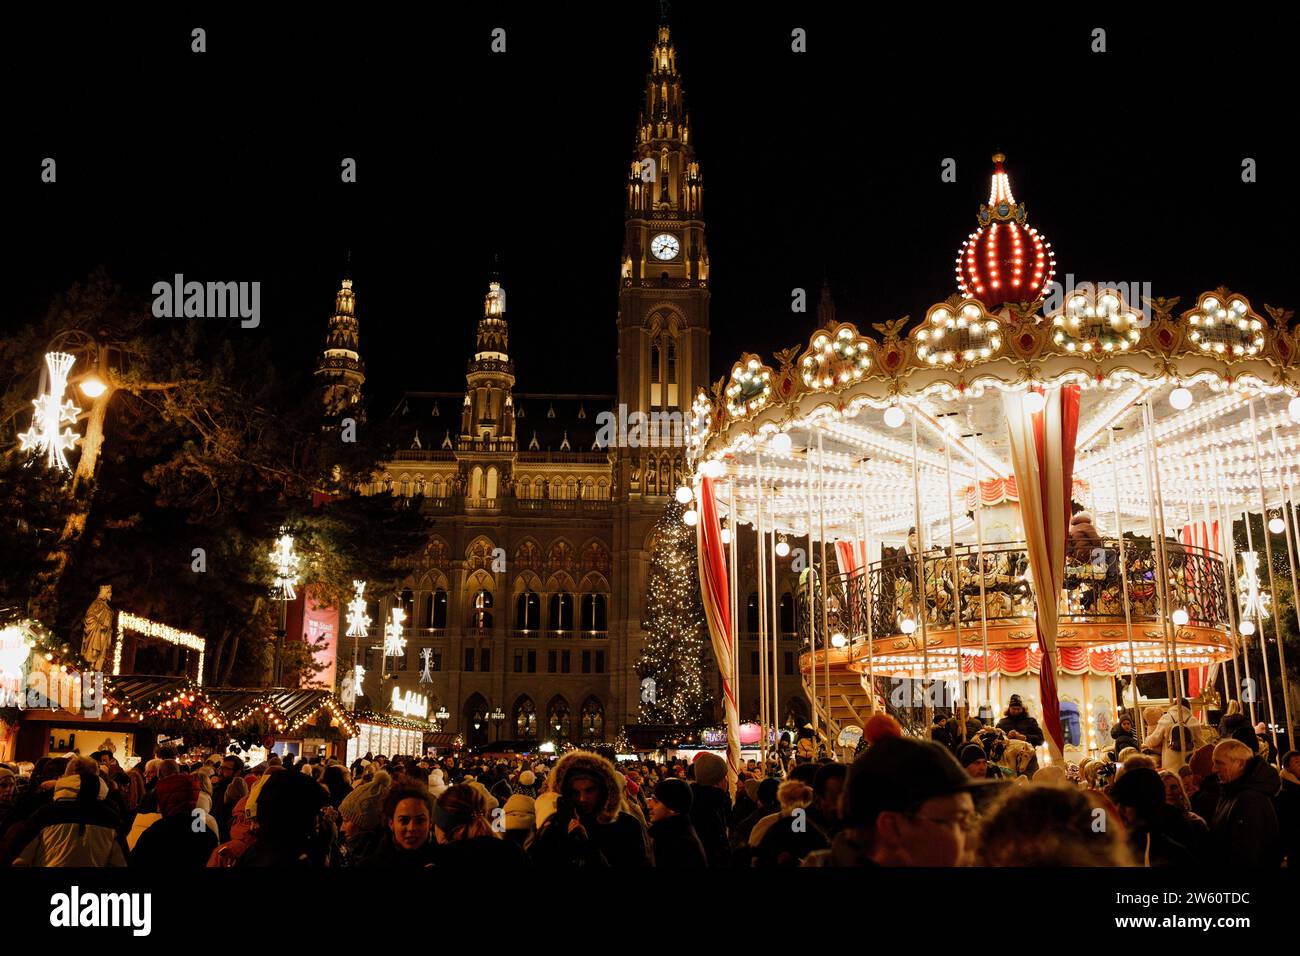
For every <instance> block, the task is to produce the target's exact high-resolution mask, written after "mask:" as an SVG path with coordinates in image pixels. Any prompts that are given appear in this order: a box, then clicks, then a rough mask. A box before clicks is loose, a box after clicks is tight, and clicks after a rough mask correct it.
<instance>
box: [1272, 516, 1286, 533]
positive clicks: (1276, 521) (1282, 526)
mask: <svg viewBox="0 0 1300 956" xmlns="http://www.w3.org/2000/svg"><path fill="white" fill-rule="evenodd" d="M1268 530H1269V531H1272V532H1273V533H1274V534H1281V533H1282V532H1283V531H1285V530H1286V522H1285V521H1283V520H1282V519H1281V518H1277V517H1273V518H1269V519H1268Z"/></svg>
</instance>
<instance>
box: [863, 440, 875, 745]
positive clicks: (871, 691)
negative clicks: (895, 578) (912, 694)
mask: <svg viewBox="0 0 1300 956" xmlns="http://www.w3.org/2000/svg"><path fill="white" fill-rule="evenodd" d="M862 585H863V590H864V591H865V592H866V604H867V612H866V613H867V698H868V699H869V700H870V704H869V706H868V707H867V717H868V719H870V718H871V717H873V716H875V713H876V641H875V633H874V629H875V615H876V608H875V594H874V591H875V589H874V588H873V587H872V586H871V511H870V509H869V508H868V506H867V462H866V460H865V459H863V462H862ZM863 730H864V731H865V730H866V728H865V727H863Z"/></svg>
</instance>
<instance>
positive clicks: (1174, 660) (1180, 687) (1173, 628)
mask: <svg viewBox="0 0 1300 956" xmlns="http://www.w3.org/2000/svg"><path fill="white" fill-rule="evenodd" d="M1146 409H1147V422H1148V424H1149V426H1150V427H1149V430H1148V432H1147V435H1148V438H1149V442H1148V443H1149V445H1150V449H1151V474H1152V476H1153V478H1154V480H1155V488H1156V514H1157V515H1158V516H1159V518H1160V561H1161V564H1162V576H1163V578H1164V582H1165V595H1166V597H1167V596H1168V595H1169V552H1168V549H1167V548H1166V541H1167V540H1168V539H1167V533H1166V530H1165V496H1164V492H1163V491H1162V490H1161V486H1160V456H1159V455H1158V454H1157V453H1156V413H1155V408H1154V407H1153V406H1152V404H1151V403H1150V402H1147V405H1146ZM1184 570H1186V565H1185V564H1184ZM1170 603H1172V601H1171V602H1169V603H1166V604H1165V606H1164V612H1165V613H1164V627H1165V629H1166V631H1167V633H1168V635H1169V638H1168V639H1169V650H1168V652H1167V653H1168V654H1169V663H1168V665H1167V666H1172V669H1173V678H1174V690H1175V691H1176V692H1177V693H1178V696H1179V697H1186V696H1187V690H1186V687H1185V686H1184V684H1183V672H1182V670H1181V669H1180V668H1179V666H1178V625H1176V624H1174V623H1173V621H1172V620H1171V619H1170V615H1171V614H1173V611H1174V609H1173V608H1172V607H1170V606H1169V605H1170ZM1175 703H1177V701H1175ZM1183 709H1184V708H1182V707H1179V708H1178V722H1179V726H1181V727H1182V728H1183V729H1184V730H1186V729H1187V720H1186V718H1185V717H1184V716H1183ZM1190 715H1191V711H1190V709H1189V710H1188V716H1190Z"/></svg>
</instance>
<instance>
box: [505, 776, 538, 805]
mask: <svg viewBox="0 0 1300 956" xmlns="http://www.w3.org/2000/svg"><path fill="white" fill-rule="evenodd" d="M511 790H512V792H514V793H521V794H523V795H524V796H525V797H533V798H536V797H537V774H535V773H533V772H532V771H531V770H523V771H521V772H520V774H519V776H518V777H516V778H515V782H514V784H513V785H512V787H511ZM507 802H508V801H507Z"/></svg>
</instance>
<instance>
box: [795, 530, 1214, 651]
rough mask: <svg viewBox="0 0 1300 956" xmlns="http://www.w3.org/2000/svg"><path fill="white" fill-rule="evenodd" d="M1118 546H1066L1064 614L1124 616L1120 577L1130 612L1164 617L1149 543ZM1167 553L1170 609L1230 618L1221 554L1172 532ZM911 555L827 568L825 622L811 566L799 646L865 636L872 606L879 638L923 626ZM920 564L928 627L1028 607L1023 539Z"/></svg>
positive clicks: (1105, 618) (1099, 618) (1030, 589)
mask: <svg viewBox="0 0 1300 956" xmlns="http://www.w3.org/2000/svg"><path fill="white" fill-rule="evenodd" d="M1120 553H1121V551H1120V545H1119V541H1118V540H1115V539H1108V540H1103V541H1100V542H1089V543H1087V544H1083V545H1073V546H1072V547H1071V551H1070V552H1069V554H1068V555H1067V557H1066V562H1065V588H1064V591H1063V595H1064V605H1063V607H1062V611H1061V614H1060V620H1061V621H1062V622H1066V621H1069V622H1123V621H1124V619H1125V612H1124V586H1125V581H1127V588H1128V604H1129V618H1130V619H1131V620H1133V621H1144V622H1145V621H1154V620H1157V619H1159V618H1160V617H1161V616H1162V615H1161V613H1160V606H1159V604H1160V597H1161V595H1160V593H1159V592H1160V589H1159V588H1158V587H1157V583H1158V582H1157V573H1158V572H1157V569H1158V567H1159V560H1158V555H1157V554H1156V552H1155V550H1154V549H1153V548H1152V545H1151V543H1150V542H1149V541H1144V540H1129V539H1125V541H1124V547H1123V555H1124V568H1123V569H1121V567H1120ZM1165 553H1166V559H1167V561H1168V580H1169V604H1170V608H1169V610H1170V611H1171V612H1172V611H1174V610H1177V609H1180V608H1181V609H1183V610H1186V611H1187V617H1188V623H1190V624H1193V625H1198V626H1207V627H1226V626H1227V625H1228V623H1229V622H1228V614H1227V602H1226V596H1225V593H1224V580H1223V560H1222V558H1221V557H1220V555H1219V554H1217V553H1216V552H1213V551H1209V550H1207V549H1205V548H1199V547H1191V546H1188V545H1184V544H1181V543H1179V542H1175V541H1172V540H1171V541H1168V542H1167V543H1166V547H1165ZM917 563H918V562H917V560H916V558H915V557H914V556H911V555H898V556H893V557H890V558H886V559H885V560H883V561H876V562H873V563H872V564H870V565H868V566H867V568H866V569H865V570H864V569H858V570H856V571H854V572H853V573H852V574H833V575H831V576H830V579H829V580H830V584H829V591H828V595H827V596H828V600H827V604H826V621H825V626H824V627H823V621H822V578H821V575H820V574H819V573H813V575H812V578H813V580H812V594H811V600H812V605H811V606H812V611H813V613H812V614H811V615H810V614H809V598H810V595H809V589H808V584H807V581H805V582H804V584H803V585H802V586H801V587H800V589H799V594H798V598H797V601H796V618H797V624H798V629H799V637H800V639H801V641H802V642H803V643H802V646H804V647H807V646H808V636H809V634H810V633H811V634H813V635H815V638H816V646H817V647H818V648H821V647H824V646H826V637H827V636H828V635H829V636H830V638H831V639H832V642H834V638H835V635H837V634H843V635H844V636H845V638H846V639H847V640H850V641H852V640H857V639H861V638H864V637H866V635H867V633H868V629H867V615H868V609H870V612H869V613H870V615H871V630H870V633H871V634H872V635H874V636H875V637H887V636H890V635H894V634H899V633H902V623H903V621H904V620H905V619H910V620H912V621H913V622H914V623H915V624H916V625H917V627H918V628H919V627H920V626H921V613H922V608H921V607H918V600H917V594H916V592H917V591H918V590H919V589H918V588H917V575H918V568H917ZM920 563H921V566H922V569H921V573H922V574H923V576H924V581H925V588H924V591H925V596H924V601H923V608H924V614H925V623H926V626H927V627H930V628H938V629H948V628H954V627H955V626H956V622H957V620H958V619H960V621H961V626H962V628H967V627H979V626H980V624H981V621H987V622H989V623H1002V622H1006V621H1014V620H1023V619H1025V618H1030V617H1032V616H1033V614H1034V602H1035V600H1036V597H1035V592H1034V584H1033V581H1032V580H1031V579H1030V576H1029V573H1028V571H1029V555H1028V552H1027V551H1026V549H1025V546H1024V543H1023V542H1012V543H1002V544H995V545H986V546H985V547H984V549H983V562H982V565H981V555H980V549H978V548H977V547H973V546H959V547H958V548H957V549H956V561H955V562H954V559H953V553H952V551H950V550H949V549H947V548H943V549H934V550H931V551H927V552H925V554H924V555H922V560H921V562H920ZM981 583H982V585H983V587H982V588H981ZM868 595H869V598H868ZM981 604H982V606H983V613H981ZM810 618H811V620H810Z"/></svg>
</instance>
